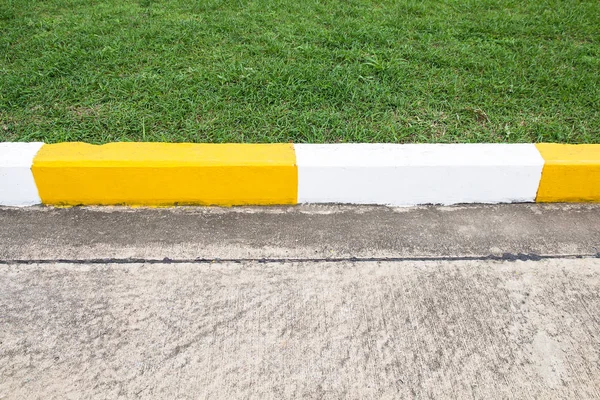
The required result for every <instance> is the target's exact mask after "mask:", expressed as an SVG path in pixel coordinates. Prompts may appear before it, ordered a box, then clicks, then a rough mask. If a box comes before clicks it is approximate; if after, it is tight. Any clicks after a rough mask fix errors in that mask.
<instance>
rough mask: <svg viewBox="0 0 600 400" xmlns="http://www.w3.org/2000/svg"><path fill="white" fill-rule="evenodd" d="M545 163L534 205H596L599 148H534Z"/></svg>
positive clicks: (599, 178) (599, 198) (599, 195)
mask: <svg viewBox="0 0 600 400" xmlns="http://www.w3.org/2000/svg"><path fill="white" fill-rule="evenodd" d="M536 147H537V149H538V150H539V152H540V154H541V155H542V157H543V158H544V160H545V163H544V169H543V170H542V179H541V181H540V187H539V189H538V194H537V198H536V201H538V202H561V201H566V202H584V201H600V145H597V144H583V145H568V144H549V143H542V144H536Z"/></svg>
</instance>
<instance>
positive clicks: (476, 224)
mask: <svg viewBox="0 0 600 400" xmlns="http://www.w3.org/2000/svg"><path fill="white" fill-rule="evenodd" d="M599 244H600V207H599V206H596V205H568V206H567V205H508V206H469V207H453V208H448V207H420V208H406V209H393V208H385V207H345V206H327V207H323V206H301V207H291V208H266V209H256V208H233V209H196V208H183V209H154V210H148V209H120V208H102V209H94V208H73V209H52V208H39V209H1V210H0V288H2V290H0V310H2V311H1V313H0V342H1V343H0V377H1V378H0V398H6V399H20V398H32V399H35V398H40V399H53V398H55V399H65V398H73V399H79V398H94V399H96V398H107V399H108V398H110V399H113V398H157V399H158V398H160V399H162V398H181V399H184V398H190V399H191V398H223V399H231V398H260V399H264V398H267V399H268V398H273V399H275V398H277V399H278V398H332V399H337V398H357V399H358V398H361V399H362V398H418V399H425V398H467V397H468V398H545V399H546V398H598V397H600V324H599V320H598V315H600V294H599V293H600V256H599V255H598V253H599V252H600V250H599V249H598V245H599ZM164 258H167V259H166V260H163V259H164Z"/></svg>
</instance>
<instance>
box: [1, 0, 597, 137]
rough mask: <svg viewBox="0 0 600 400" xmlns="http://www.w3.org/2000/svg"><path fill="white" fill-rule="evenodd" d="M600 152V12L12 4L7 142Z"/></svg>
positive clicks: (425, 1)
mask: <svg viewBox="0 0 600 400" xmlns="http://www.w3.org/2000/svg"><path fill="white" fill-rule="evenodd" d="M33 140H44V141H46V142H48V143H52V142H59V141H75V140H79V141H86V142H90V143H104V142H109V141H167V142H290V141H293V142H314V143H321V142H398V143H405V142H538V141H546V142H567V143H600V1H598V0H255V1H252V0H140V1H122V0H45V1H31V0H0V141H33Z"/></svg>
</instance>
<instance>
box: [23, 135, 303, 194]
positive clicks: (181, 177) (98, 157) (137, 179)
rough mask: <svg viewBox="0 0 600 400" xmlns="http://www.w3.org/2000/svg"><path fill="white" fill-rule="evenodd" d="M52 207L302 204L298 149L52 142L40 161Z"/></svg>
mask: <svg viewBox="0 0 600 400" xmlns="http://www.w3.org/2000/svg"><path fill="white" fill-rule="evenodd" d="M32 171H33V176H34V178H35V181H36V184H37V187H38V191H39V193H40V197H41V198H42V202H43V203H44V204H52V205H83V204H87V205H94V204H97V205H109V204H113V205H114V204H126V205H150V206H166V205H174V204H188V205H191V204H198V205H222V206H230V205H244V204H246V205H267V204H296V203H297V199H298V172H297V167H296V156H295V153H294V147H293V145H292V144H190V143H185V144H172V143H110V144H105V145H101V146H96V145H90V144H86V143H60V144H50V145H44V146H43V147H42V149H41V150H40V151H39V152H38V154H37V156H36V157H35V159H34V161H33V167H32Z"/></svg>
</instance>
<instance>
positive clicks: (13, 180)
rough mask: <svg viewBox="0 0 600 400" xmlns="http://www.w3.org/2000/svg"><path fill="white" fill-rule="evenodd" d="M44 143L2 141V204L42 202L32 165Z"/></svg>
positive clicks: (0, 185)
mask: <svg viewBox="0 0 600 400" xmlns="http://www.w3.org/2000/svg"><path fill="white" fill-rule="evenodd" d="M43 145H44V144H43V143H0V205H3V206H31V205H34V204H40V203H41V202H42V201H41V200H40V196H39V194H38V190H37V186H36V185H35V180H34V179H33V173H32V172H31V165H32V164H33V158H34V157H35V155H36V154H37V152H38V151H39V150H40V148H41V147H42V146H43Z"/></svg>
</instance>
